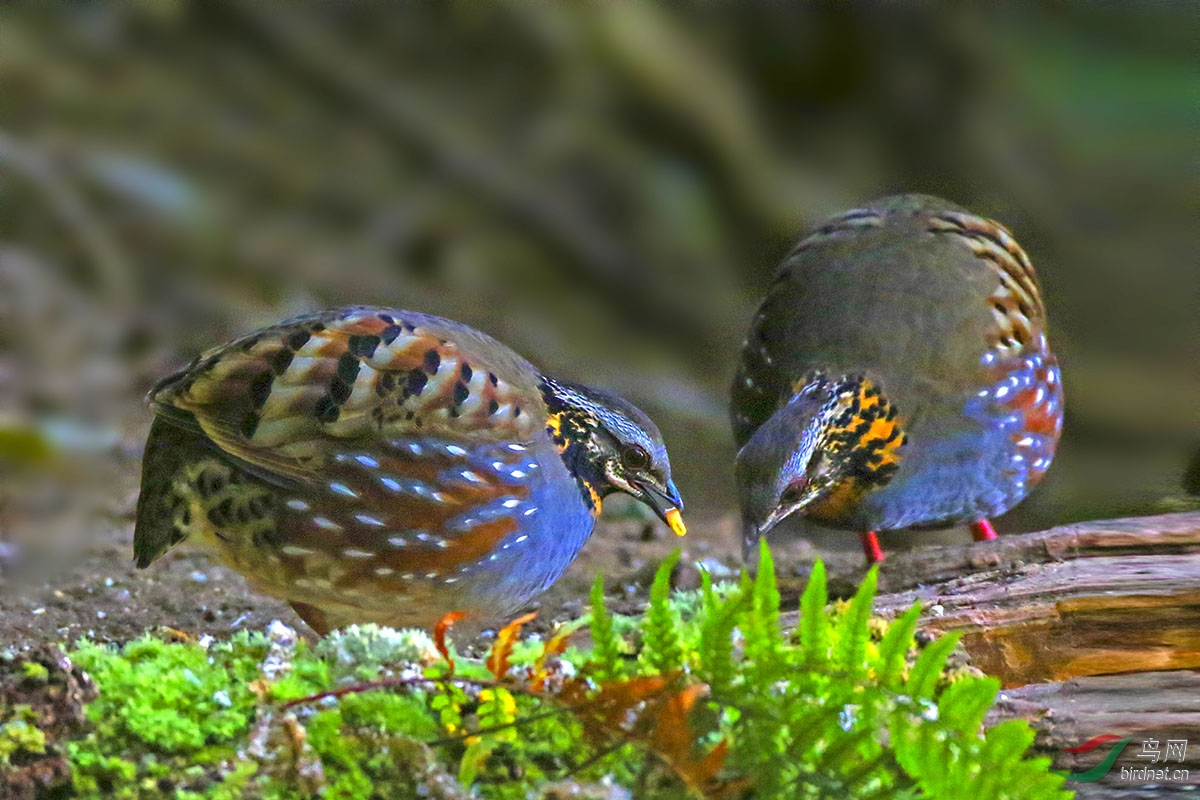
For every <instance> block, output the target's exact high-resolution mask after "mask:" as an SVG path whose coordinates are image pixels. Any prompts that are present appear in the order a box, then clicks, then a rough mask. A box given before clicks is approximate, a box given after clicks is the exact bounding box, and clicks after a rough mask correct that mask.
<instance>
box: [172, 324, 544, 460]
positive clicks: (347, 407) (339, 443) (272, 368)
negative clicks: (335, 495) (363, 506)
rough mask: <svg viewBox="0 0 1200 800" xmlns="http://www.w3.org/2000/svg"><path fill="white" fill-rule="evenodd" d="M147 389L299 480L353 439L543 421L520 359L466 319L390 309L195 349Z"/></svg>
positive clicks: (499, 433) (522, 429)
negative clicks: (200, 351) (184, 363)
mask: <svg viewBox="0 0 1200 800" xmlns="http://www.w3.org/2000/svg"><path fill="white" fill-rule="evenodd" d="M150 399H151V402H152V403H153V405H154V406H155V408H156V411H157V412H158V413H159V415H160V416H162V417H163V418H165V419H168V420H171V421H173V422H176V423H178V424H181V425H186V426H193V427H198V428H199V431H200V432H201V433H203V434H204V435H205V436H206V437H207V438H208V439H210V440H211V441H212V442H213V443H215V444H216V445H217V446H218V447H219V448H220V449H221V450H223V451H224V452H225V453H226V454H228V455H229V456H230V457H232V458H233V459H234V460H236V461H237V462H240V463H241V464H243V465H246V466H248V467H250V468H252V469H254V470H255V471H257V472H259V473H260V474H262V475H264V476H265V477H268V478H272V477H273V478H275V479H277V480H293V481H300V482H309V481H313V480H316V479H317V477H318V476H322V477H323V476H324V475H326V473H327V472H328V471H329V470H330V469H331V468H332V467H333V466H334V465H335V463H336V459H337V457H338V456H339V454H343V453H346V452H351V451H354V450H355V449H356V448H357V449H360V450H361V449H364V448H365V449H367V450H371V449H373V448H376V447H384V448H387V446H388V445H389V443H395V444H397V445H398V446H399V447H400V448H405V447H407V445H408V443H409V442H412V441H417V442H419V441H422V440H430V441H439V442H444V443H446V444H447V445H456V446H458V447H460V448H469V449H472V450H473V449H475V448H476V446H480V445H490V444H497V443H506V442H517V443H519V442H527V441H529V440H530V439H531V438H532V437H533V436H534V435H535V434H536V433H537V431H538V429H539V426H540V425H542V424H544V413H543V411H544V405H543V400H542V398H541V395H540V392H539V390H538V387H537V372H536V371H535V370H534V369H533V367H532V366H531V365H529V363H528V362H526V361H525V360H524V359H522V358H520V357H519V356H517V355H516V354H515V353H513V352H512V351H511V350H509V349H508V348H507V347H505V346H504V345H502V344H500V343H499V342H496V341H495V340H493V339H490V338H488V337H486V336H484V335H483V334H481V333H478V332H477V331H474V330H472V329H470V328H467V327H466V326H463V325H459V324H457V323H454V322H450V321H448V320H443V319H440V318H437V317H431V316H427V315H424V314H417V313H414V312H407V311H397V310H392V309H383V308H366V307H355V308H348V309H341V310H338V311H330V312H324V313H318V314H312V315H308V316H303V317H297V318H295V319H292V320H288V321H286V322H283V323H280V324H278V325H275V326H272V327H269V328H264V329H262V330H259V331H256V332H255V333H252V334H249V335H247V336H244V337H242V338H240V339H237V340H235V341H233V342H231V343H229V344H226V345H223V346H221V347H218V348H216V349H214V350H211V351H209V352H207V353H205V354H204V355H202V356H200V357H199V358H198V359H196V361H194V362H193V363H192V364H191V365H190V366H189V367H188V368H187V369H185V370H183V371H181V372H179V373H177V374H175V375H172V376H171V377H169V378H167V379H166V380H164V381H162V382H161V383H160V384H159V385H158V386H157V387H155V389H154V391H153V392H151V395H150ZM391 449H395V448H391Z"/></svg>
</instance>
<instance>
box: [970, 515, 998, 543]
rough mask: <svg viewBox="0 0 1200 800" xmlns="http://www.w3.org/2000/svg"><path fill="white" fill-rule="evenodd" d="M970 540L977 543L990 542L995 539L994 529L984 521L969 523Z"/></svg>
mask: <svg viewBox="0 0 1200 800" xmlns="http://www.w3.org/2000/svg"><path fill="white" fill-rule="evenodd" d="M971 538H972V539H974V540H975V541H977V542H990V541H991V540H992V539H995V538H996V529H995V528H993V527H992V523H990V522H988V521H987V520H986V519H981V520H979V521H978V522H972V523H971Z"/></svg>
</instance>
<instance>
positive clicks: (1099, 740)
mask: <svg viewBox="0 0 1200 800" xmlns="http://www.w3.org/2000/svg"><path fill="white" fill-rule="evenodd" d="M1132 741H1133V737H1132V736H1130V737H1127V738H1124V739H1122V738H1121V737H1120V736H1117V735H1115V734H1112V733H1105V734H1101V735H1100V736H1093V737H1092V738H1091V739H1088V740H1087V741H1086V742H1084V743H1083V744H1081V745H1079V746H1078V747H1068V748H1065V749H1064V752H1067V753H1090V752H1092V751H1093V750H1095V749H1096V748H1098V747H1102V746H1104V745H1106V744H1108V743H1109V742H1116V744H1115V745H1114V746H1113V749H1112V750H1109V751H1108V755H1106V756H1105V757H1104V760H1103V761H1101V762H1100V763H1099V764H1097V765H1096V766H1094V767H1092V768H1091V769H1089V770H1087V771H1086V772H1060V773H1059V775H1065V776H1066V778H1067V780H1069V781H1076V782H1077V783H1091V782H1092V781H1098V780H1100V779H1101V778H1103V777H1104V776H1105V775H1107V774H1108V773H1109V772H1110V771H1111V770H1112V768H1113V764H1115V763H1117V759H1118V758H1119V757H1120V756H1121V751H1122V750H1124V749H1125V748H1126V746H1128V744H1129V743H1130V742H1132Z"/></svg>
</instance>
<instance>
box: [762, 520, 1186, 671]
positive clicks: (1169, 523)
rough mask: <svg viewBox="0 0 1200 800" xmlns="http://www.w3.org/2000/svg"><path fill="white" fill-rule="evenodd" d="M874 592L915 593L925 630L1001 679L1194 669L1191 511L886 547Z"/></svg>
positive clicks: (893, 603)
mask: <svg viewBox="0 0 1200 800" xmlns="http://www.w3.org/2000/svg"><path fill="white" fill-rule="evenodd" d="M860 576H861V572H860V573H859V574H858V575H856V576H853V579H854V580H857V579H858V578H859V577H860ZM880 590H881V592H883V594H881V595H880V596H879V598H878V599H877V601H876V609H877V610H878V611H879V612H881V613H883V614H885V615H886V614H894V613H899V612H901V611H903V610H904V609H905V608H907V607H908V606H910V605H912V603H913V602H915V601H916V602H920V603H921V605H922V608H923V609H924V614H923V617H922V625H923V627H925V628H926V629H928V630H931V631H936V632H945V631H952V630H953V631H961V632H962V634H963V645H964V647H965V648H966V650H967V652H968V653H969V654H970V656H971V659H972V662H973V663H974V664H975V665H976V666H977V667H979V668H980V669H982V670H983V671H984V672H987V673H988V674H990V675H995V676H997V677H998V678H1000V680H1001V681H1002V683H1003V685H1004V686H1005V687H1015V686H1023V685H1025V684H1029V683H1038V682H1046V681H1064V680H1070V679H1072V678H1079V677H1083V676H1088V675H1112V674H1118V673H1133V672H1147V671H1156V670H1170V669H1193V668H1200V514H1197V513H1187V514H1169V515H1164V516H1157V517H1142V518H1136V519H1122V520H1105V521H1101V522H1085V523H1078V524H1074V525H1067V526H1063V527H1060V528H1053V529H1051V530H1048V531H1043V532H1040V533H1029V534H1024V535H1019V536H1006V537H1002V538H1001V539H998V540H997V541H994V542H989V543H981V544H973V545H963V546H952V547H929V548H918V549H914V550H911V551H908V552H899V553H893V554H890V555H889V557H888V560H887V562H886V563H885V564H884V566H883V568H882V570H881V572H880ZM788 621H790V622H794V617H793V618H792V619H791V620H785V622H788Z"/></svg>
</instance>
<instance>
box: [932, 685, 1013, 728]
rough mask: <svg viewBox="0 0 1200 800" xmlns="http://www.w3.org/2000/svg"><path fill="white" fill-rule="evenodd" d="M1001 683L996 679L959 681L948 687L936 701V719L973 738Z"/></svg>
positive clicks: (994, 699) (994, 700)
mask: <svg viewBox="0 0 1200 800" xmlns="http://www.w3.org/2000/svg"><path fill="white" fill-rule="evenodd" d="M999 690H1000V681H998V680H996V679H995V678H975V679H965V680H960V681H958V682H956V683H952V684H950V686H948V687H947V688H946V690H945V691H944V692H942V696H941V697H939V698H938V719H939V720H940V721H941V722H942V724H943V725H945V726H946V727H948V728H950V729H951V730H955V731H957V732H959V733H961V734H964V735H969V736H974V735H975V734H977V733H978V732H979V726H980V725H982V724H983V718H984V716H985V715H986V714H987V712H988V709H989V708H991V707H992V704H993V703H994V702H996V692H998V691H999Z"/></svg>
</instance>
